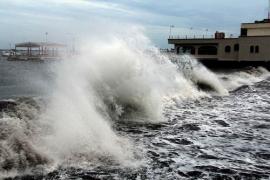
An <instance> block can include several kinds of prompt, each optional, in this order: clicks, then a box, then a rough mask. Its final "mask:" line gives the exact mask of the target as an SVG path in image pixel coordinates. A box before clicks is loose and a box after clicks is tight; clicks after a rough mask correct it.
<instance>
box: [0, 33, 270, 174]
mask: <svg viewBox="0 0 270 180" xmlns="http://www.w3.org/2000/svg"><path fill="white" fill-rule="evenodd" d="M133 40H134V39H128V40H127V39H121V38H118V39H117V38H113V39H112V40H111V41H110V43H108V42H106V43H99V44H98V45H91V44H90V45H89V46H84V47H85V49H82V51H81V53H80V55H77V56H74V57H72V58H70V57H65V58H64V59H65V60H63V61H59V62H48V61H47V62H20V61H6V60H5V59H1V60H0V110H1V115H0V178H2V179H269V178H270V131H269V129H270V113H269V110H270V93H269V89H270V73H269V72H268V71H267V70H266V69H264V68H262V67H258V68H253V67H247V68H243V69H234V70H229V71H228V70H219V71H216V72H212V71H210V70H208V69H207V68H205V67H204V66H203V65H201V64H200V63H199V62H197V60H196V59H194V58H193V57H190V56H187V55H185V56H175V55H164V54H161V53H159V52H158V50H157V49H155V48H152V46H151V45H148V42H147V41H146V40H145V39H144V38H139V40H138V39H136V40H137V41H138V42H135V41H133ZM136 43H138V44H140V45H139V46H137V45H136ZM142 43H143V44H146V45H145V46H147V48H146V47H145V46H141V44H142ZM105 52H106V53H105Z"/></svg>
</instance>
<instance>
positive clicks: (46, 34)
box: [45, 32, 49, 43]
mask: <svg viewBox="0 0 270 180" xmlns="http://www.w3.org/2000/svg"><path fill="white" fill-rule="evenodd" d="M48 34H49V33H48V32H46V33H45V36H46V39H45V40H46V43H48Z"/></svg>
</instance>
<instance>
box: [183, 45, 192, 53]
mask: <svg viewBox="0 0 270 180" xmlns="http://www.w3.org/2000/svg"><path fill="white" fill-rule="evenodd" d="M183 53H184V54H195V47H193V46H183Z"/></svg>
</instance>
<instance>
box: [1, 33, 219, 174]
mask: <svg viewBox="0 0 270 180" xmlns="http://www.w3.org/2000/svg"><path fill="white" fill-rule="evenodd" d="M194 61H195V60H194ZM52 66H53V68H52V70H51V73H52V75H53V76H54V77H55V82H54V83H53V85H51V87H50V88H48V89H50V91H49V92H48V95H47V97H46V98H45V100H44V101H45V103H38V104H37V105H32V104H33V103H29V102H28V101H27V104H28V103H29V104H30V105H31V106H29V107H31V108H27V109H24V108H22V107H23V106H20V105H19V106H18V107H16V109H15V112H21V111H22V112H27V113H28V111H29V113H30V115H27V116H21V114H20V113H18V114H16V116H12V115H11V114H12V113H11V114H10V112H8V118H12V120H7V121H3V122H8V123H9V126H10V127H11V131H12V132H17V131H19V132H20V133H18V134H17V135H16V137H17V136H18V137H20V138H18V139H19V140H18V141H13V140H12V139H10V138H4V140H3V141H1V142H2V145H3V148H1V149H2V150H6V149H7V152H8V153H9V152H11V153H13V156H12V158H11V159H12V162H14V163H15V164H14V163H12V164H10V166H9V169H8V170H18V169H20V170H21V171H24V170H28V169H32V168H36V167H37V166H39V167H40V166H43V165H44V167H46V166H51V167H62V166H67V167H69V166H76V165H78V164H79V165H83V164H86V167H88V166H95V165H97V166H98V165H99V164H102V163H106V164H120V165H121V166H127V167H134V166H135V167H136V166H137V165H138V164H140V162H141V158H142V157H143V156H144V155H143V154H142V153H141V152H140V153H137V152H136V151H137V148H135V147H134V144H133V142H132V139H129V138H127V137H124V136H122V135H119V134H118V133H117V132H116V131H115V130H114V129H113V128H112V124H113V123H114V121H120V123H121V121H136V122H141V123H160V122H164V121H166V120H167V119H165V118H164V116H163V109H164V105H165V103H166V100H167V99H169V98H171V97H177V98H178V99H180V100H184V99H198V98H200V97H202V96H205V95H206V94H207V93H205V92H202V91H200V90H198V89H197V88H196V86H195V85H194V84H195V83H194V82H193V81H194V79H196V78H198V77H199V75H198V74H197V75H196V74H195V75H194V70H193V71H190V73H191V74H192V73H193V75H192V76H187V75H186V74H187V73H186V72H181V71H179V67H180V64H178V65H177V64H175V63H172V61H171V59H170V57H168V56H167V55H163V54H161V53H160V52H159V51H158V50H157V49H156V48H154V47H153V45H151V43H150V42H149V40H148V39H147V38H146V37H145V36H143V35H142V34H141V33H134V32H132V34H130V35H128V36H125V37H122V36H111V37H110V36H107V38H106V41H105V40H104V41H103V40H99V41H95V42H93V41H90V42H89V41H86V42H85V43H83V47H82V48H81V50H80V53H79V54H78V55H77V56H74V57H72V58H66V59H65V60H64V61H62V62H56V63H53V64H52ZM203 73H205V72H203ZM194 77H195V78H194ZM192 80H193V81H192ZM39 82H40V80H39ZM207 82H208V83H211V81H210V82H209V81H207ZM217 91H218V92H219V90H218V88H217ZM164 99H165V101H164ZM19 104H20V103H19ZM27 107H28V106H27ZM32 107H33V108H32ZM35 108H36V109H37V112H36V110H35ZM32 113H34V115H32ZM12 122H15V124H16V125H14V123H12ZM23 122H25V123H26V125H25V124H24V123H23ZM29 127H30V129H29ZM33 127H34V128H33ZM5 128H6V126H4V125H1V130H2V129H5ZM21 138H23V139H21ZM6 141H7V142H8V143H6ZM13 142H14V143H16V144H20V143H22V144H24V145H25V144H29V145H27V147H30V148H22V146H12V147H15V150H12V149H11V150H9V149H8V148H9V146H8V148H7V146H6V145H7V144H10V143H11V144H12V143H13ZM17 147H18V148H17ZM20 147H21V148H20ZM30 151H31V152H30ZM21 155H22V156H21ZM29 155H31V157H32V156H33V157H36V158H33V159H32V160H31V159H29V158H27V157H28V156H29ZM3 159H4V160H3V161H2V162H5V161H6V160H7V159H5V158H4V157H3ZM17 162H20V163H17ZM17 164H18V165H17ZM0 165H1V167H2V169H4V163H1V164H0Z"/></svg>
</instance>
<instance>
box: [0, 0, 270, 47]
mask: <svg viewBox="0 0 270 180" xmlns="http://www.w3.org/2000/svg"><path fill="white" fill-rule="evenodd" d="M267 7H268V0H187V1H186V0H0V48H7V47H9V44H12V45H14V43H16V42H22V41H44V40H45V32H48V33H49V35H48V38H49V40H50V41H59V42H63V43H64V42H68V41H70V39H72V38H73V37H76V38H83V36H84V35H87V34H91V33H94V31H99V30H100V29H103V33H106V30H109V29H108V27H106V26H111V25H112V24H113V26H117V25H119V26H120V27H121V28H125V27H126V26H129V25H130V24H134V25H139V26H143V27H144V28H145V33H146V35H147V36H148V37H149V38H150V39H151V40H152V41H153V43H154V44H155V45H157V46H159V47H166V46H167V37H168V35H169V26H170V25H174V26H175V28H173V31H172V33H173V35H185V34H189V35H190V34H204V33H206V29H209V30H208V34H210V33H213V32H215V31H216V30H220V31H225V32H227V33H228V34H238V33H239V27H240V23H241V22H252V21H254V20H261V19H263V18H266V17H267ZM102 27H103V28H102ZM190 28H192V30H190Z"/></svg>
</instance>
